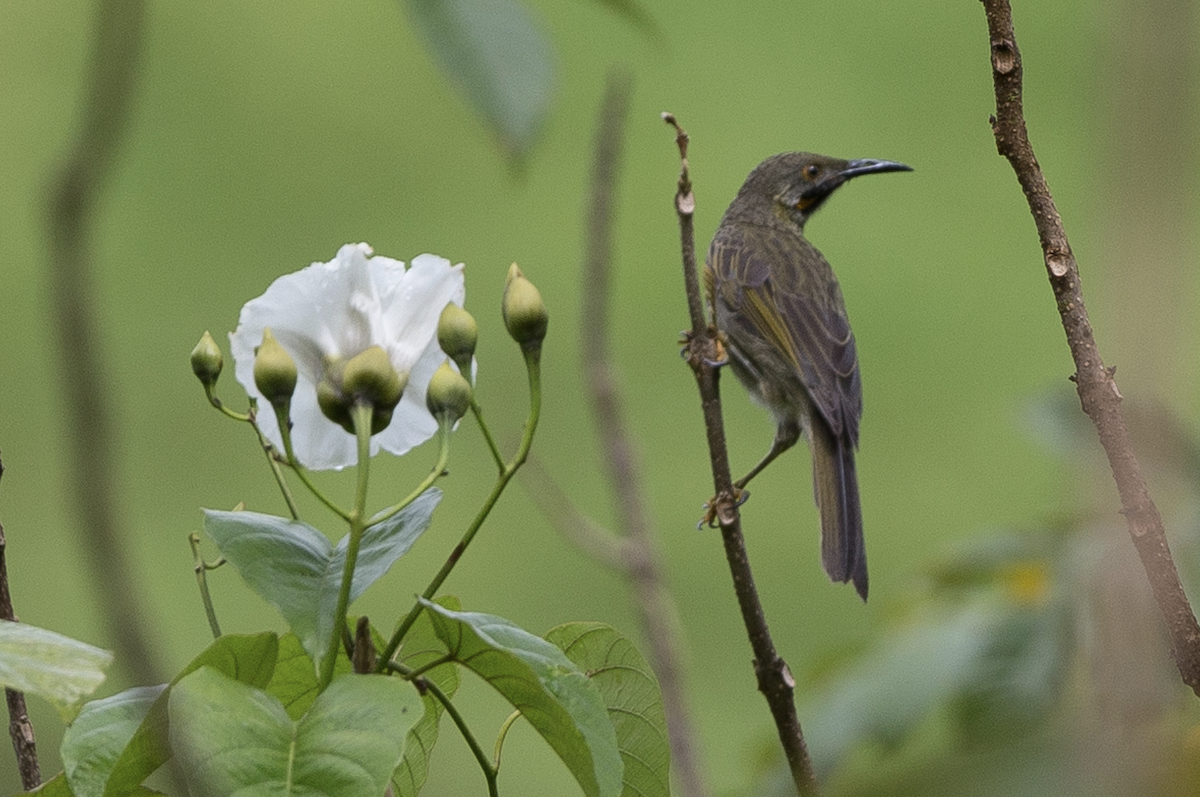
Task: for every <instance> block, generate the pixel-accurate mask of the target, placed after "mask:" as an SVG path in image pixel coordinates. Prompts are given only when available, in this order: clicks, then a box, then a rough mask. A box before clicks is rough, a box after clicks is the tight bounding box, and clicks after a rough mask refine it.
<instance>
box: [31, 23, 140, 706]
mask: <svg viewBox="0 0 1200 797" xmlns="http://www.w3.org/2000/svg"><path fill="white" fill-rule="evenodd" d="M96 9H97V10H96V14H97V16H96V23H95V34H94V38H93V40H92V52H91V58H90V61H89V68H88V72H87V78H86V85H85V87H84V91H83V96H84V97H85V102H84V108H83V112H82V117H81V119H80V122H79V133H78V135H77V137H76V140H75V142H74V144H73V145H72V147H71V150H70V152H69V153H68V155H67V157H66V158H65V161H64V163H63V165H62V166H61V167H60V169H59V171H58V173H57V174H56V175H55V178H54V180H53V183H52V185H51V195H50V206H49V223H50V241H49V244H50V254H49V269H50V297H51V298H50V302H49V303H50V304H51V306H52V307H53V308H54V312H55V314H56V315H55V322H56V323H55V329H56V331H57V333H58V348H59V352H60V355H61V357H62V377H63V383H62V389H61V391H60V392H61V394H62V396H63V397H64V398H65V400H66V403H67V406H66V408H65V409H66V413H65V415H66V428H67V439H68V440H69V441H70V442H71V445H72V450H71V452H70V455H69V457H68V459H69V461H70V462H71V465H72V473H71V484H72V485H73V489H71V490H70V492H71V494H72V495H73V496H74V497H75V500H76V510H77V513H78V518H79V527H80V534H79V539H80V541H81V542H82V543H83V545H84V546H85V554H86V557H87V561H88V564H89V565H90V567H91V571H92V576H93V579H94V580H95V584H96V588H97V590H98V592H99V594H100V598H101V601H102V608H103V613H104V616H105V618H106V620H107V621H108V626H109V628H111V629H112V630H113V633H114V634H115V635H116V645H117V647H118V648H119V650H120V653H121V658H122V662H123V664H124V665H125V666H126V667H128V668H129V669H130V671H131V672H132V674H133V675H134V676H135V678H136V679H137V680H138V681H139V682H142V683H155V682H157V681H158V679H157V678H156V677H155V676H154V670H155V668H154V667H153V666H152V662H153V661H154V656H153V655H152V650H151V648H150V645H149V644H148V643H147V641H146V639H145V635H144V628H145V623H144V622H143V620H142V618H141V612H140V610H139V608H138V604H137V602H136V601H135V599H134V597H135V595H136V590H135V589H133V586H134V585H135V584H137V580H136V579H135V578H133V576H132V574H131V572H130V568H129V563H128V560H127V559H126V557H125V555H124V546H123V540H122V539H121V535H120V532H119V524H118V522H117V519H116V509H115V507H114V502H115V497H116V492H117V491H116V484H115V482H114V479H113V473H114V472H115V468H114V466H113V460H114V450H113V449H114V445H113V432H112V425H113V421H112V407H111V393H110V391H109V385H108V380H107V379H106V369H105V362H106V360H105V355H104V352H103V351H102V349H101V347H100V338H101V335H100V332H99V329H98V324H97V323H96V319H95V315H94V307H93V304H92V301H93V299H94V297H95V296H96V291H95V288H94V286H93V278H92V277H93V275H92V273H91V269H92V253H91V241H90V236H89V232H90V222H91V221H92V216H93V214H94V213H95V210H96V205H97V203H98V200H99V198H100V194H101V191H102V189H103V187H104V180H105V178H106V177H107V175H108V172H109V171H110V167H111V165H112V162H113V158H114V155H115V153H116V152H117V150H118V147H119V145H120V143H121V139H122V137H123V134H124V132H125V128H126V126H127V122H128V118H129V114H130V109H131V106H132V104H133V90H134V84H135V82H136V69H137V65H138V60H139V59H138V55H139V53H140V50H141V38H142V31H143V28H144V24H145V16H146V13H145V5H144V2H143V0H101V2H99V3H98V4H97V6H96Z"/></svg>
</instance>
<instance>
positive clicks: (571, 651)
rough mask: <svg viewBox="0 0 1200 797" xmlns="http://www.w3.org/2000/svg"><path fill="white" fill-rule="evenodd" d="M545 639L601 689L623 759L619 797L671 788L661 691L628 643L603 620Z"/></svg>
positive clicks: (555, 631)
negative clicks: (621, 785)
mask: <svg viewBox="0 0 1200 797" xmlns="http://www.w3.org/2000/svg"><path fill="white" fill-rule="evenodd" d="M546 639H547V640H549V641H550V642H553V643H554V644H555V645H557V646H558V647H559V648H561V649H562V651H563V653H566V654H567V658H568V659H570V660H571V661H573V662H574V663H575V665H576V666H577V667H579V669H581V670H583V672H584V673H586V674H587V676H588V678H591V679H592V683H594V684H596V686H598V687H599V688H600V695H601V696H602V697H603V698H604V704H605V705H606V706H608V716H609V719H610V720H611V721H612V724H613V729H614V730H615V731H616V733H617V746H618V747H619V748H620V749H621V759H622V760H623V761H624V762H625V775H624V781H625V789H624V791H622V795H624V797H667V795H670V793H671V779H670V774H671V748H670V744H669V742H668V739H667V718H666V715H664V714H663V707H662V693H661V692H660V691H659V688H658V679H657V678H655V677H654V672H653V671H652V670H651V669H650V665H648V664H647V663H646V660H645V659H644V658H642V654H641V653H640V652H639V651H638V649H637V648H636V647H634V646H633V643H632V642H630V641H629V640H628V639H626V638H625V637H623V636H621V634H620V633H619V632H618V631H617V630H616V629H615V628H613V627H612V626H609V625H605V624H604V623H567V624H566V625H560V626H558V627H556V628H552V629H550V631H549V633H547V634H546Z"/></svg>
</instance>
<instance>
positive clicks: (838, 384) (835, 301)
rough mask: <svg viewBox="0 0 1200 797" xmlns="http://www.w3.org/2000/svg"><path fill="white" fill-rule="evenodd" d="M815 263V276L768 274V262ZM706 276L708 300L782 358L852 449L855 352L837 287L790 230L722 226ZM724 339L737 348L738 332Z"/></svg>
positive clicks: (858, 396) (857, 399)
mask: <svg viewBox="0 0 1200 797" xmlns="http://www.w3.org/2000/svg"><path fill="white" fill-rule="evenodd" d="M814 257H815V258H817V259H818V268H817V269H815V270H814V269H803V270H802V269H796V268H792V269H784V268H778V267H777V268H776V269H775V270H774V272H772V270H771V264H772V263H776V264H777V263H785V262H789V261H790V262H800V261H801V259H802V258H804V259H811V258H814ZM810 262H812V261H811V260H810ZM708 271H709V272H711V273H707V274H706V275H705V276H706V278H707V279H709V280H715V282H716V285H715V286H712V287H710V289H709V292H710V297H713V298H714V299H715V300H716V301H724V302H725V303H726V304H727V305H729V309H730V310H733V311H736V314H738V315H740V316H741V317H742V322H741V323H742V324H743V325H744V327H745V328H746V329H747V330H757V331H758V333H759V334H760V335H762V336H763V337H764V338H766V339H767V340H768V341H769V342H770V343H772V344H773V345H774V346H775V347H776V348H777V350H778V351H781V352H785V353H786V355H787V357H788V359H789V360H790V361H791V363H792V364H793V366H794V367H795V369H796V373H797V374H798V375H799V377H800V381H801V382H802V383H803V384H804V386H805V388H807V390H808V393H809V397H810V398H811V399H812V402H813V404H814V405H815V406H816V408H817V410H818V411H819V412H820V413H821V416H822V417H823V418H824V419H825V422H826V423H828V424H829V427H830V429H831V430H832V431H833V433H834V434H835V435H838V436H841V435H843V434H845V435H846V436H847V437H848V438H849V440H850V441H851V443H852V444H853V445H855V446H857V445H858V422H859V418H860V417H861V416H862V383H861V381H860V377H859V372H858V353H857V349H856V348H855V343H854V334H853V333H852V332H851V331H850V322H849V319H848V318H847V317H846V312H845V305H844V303H843V300H842V293H841V288H839V287H838V284H837V280H836V279H835V278H834V276H833V272H832V270H830V269H829V265H828V264H827V263H826V262H825V259H824V257H823V256H822V255H821V253H820V252H818V251H817V250H816V248H815V247H813V246H812V244H810V243H808V241H806V240H804V239H803V238H802V237H800V236H797V235H795V234H793V233H791V232H790V231H785V230H779V229H775V228H772V227H755V228H754V229H753V231H752V234H750V235H747V234H746V230H745V229H744V228H742V227H740V226H731V225H727V226H723V227H722V228H721V229H720V230H719V231H718V233H717V236H716V237H715V238H714V239H713V242H712V246H711V247H710V249H709V254H708ZM814 271H815V273H814ZM772 308H777V309H778V311H777V312H776V311H775V310H773V309H772ZM726 323H727V324H728V323H730V322H729V321H726ZM726 333H727V334H731V335H732V336H733V338H734V341H735V342H736V340H737V338H738V333H739V330H726ZM742 334H752V333H751V332H748V331H747V332H742Z"/></svg>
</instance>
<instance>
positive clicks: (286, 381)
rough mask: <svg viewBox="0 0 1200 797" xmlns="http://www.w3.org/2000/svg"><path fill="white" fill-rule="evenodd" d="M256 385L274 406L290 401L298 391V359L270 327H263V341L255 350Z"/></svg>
mask: <svg viewBox="0 0 1200 797" xmlns="http://www.w3.org/2000/svg"><path fill="white" fill-rule="evenodd" d="M254 385H255V386H256V387H257V388H258V392H260V393H262V394H263V398H265V399H266V400H267V401H269V402H271V405H272V406H276V405H278V404H280V403H281V402H286V401H290V400H291V398H292V394H293V393H294V392H296V361H295V360H293V359H292V355H290V354H288V353H287V349H285V348H283V346H282V345H280V343H279V341H277V340H275V336H274V335H273V334H271V328H270V327H264V328H263V338H262V343H261V344H259V347H258V348H257V349H256V350H255V352H254Z"/></svg>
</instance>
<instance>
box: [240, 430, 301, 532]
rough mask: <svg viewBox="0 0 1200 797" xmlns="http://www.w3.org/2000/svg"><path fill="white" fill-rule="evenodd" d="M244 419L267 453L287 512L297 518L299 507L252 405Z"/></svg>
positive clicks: (298, 516)
mask: <svg viewBox="0 0 1200 797" xmlns="http://www.w3.org/2000/svg"><path fill="white" fill-rule="evenodd" d="M246 420H247V421H249V422H250V426H251V427H253V428H254V434H256V435H258V444H259V445H260V446H262V450H263V452H264V453H265V454H266V455H267V463H268V464H269V465H270V466H271V473H272V474H274V476H275V483H276V484H277V485H279V491H280V492H281V493H283V500H284V503H286V504H287V507H288V512H290V513H291V515H292V520H299V519H300V508H299V507H298V506H296V499H295V497H294V496H293V495H292V489H291V488H290V487H288V483H287V479H285V478H284V476H283V467H282V466H281V465H280V464H279V460H278V459H276V458H275V447H274V446H272V445H271V441H269V440H267V438H266V436H265V435H263V433H262V429H259V428H258V421H257V419H256V418H255V414H254V408H253V407H251V409H250V413H249V415H248V416H247V417H246Z"/></svg>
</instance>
